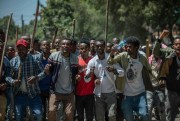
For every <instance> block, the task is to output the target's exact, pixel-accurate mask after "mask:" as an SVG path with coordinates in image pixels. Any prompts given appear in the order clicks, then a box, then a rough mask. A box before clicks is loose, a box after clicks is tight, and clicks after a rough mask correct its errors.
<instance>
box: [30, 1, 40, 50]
mask: <svg viewBox="0 0 180 121" xmlns="http://www.w3.org/2000/svg"><path fill="white" fill-rule="evenodd" d="M38 12H39V0H38V1H37V7H36V15H35V20H34V29H33V33H32V37H31V44H30V50H32V49H33V43H34V37H35V33H36V26H37V19H38Z"/></svg>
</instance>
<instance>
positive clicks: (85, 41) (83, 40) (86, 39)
mask: <svg viewBox="0 0 180 121" xmlns="http://www.w3.org/2000/svg"><path fill="white" fill-rule="evenodd" d="M81 43H85V44H87V45H88V46H90V43H89V39H88V38H81V40H80V43H79V44H81Z"/></svg>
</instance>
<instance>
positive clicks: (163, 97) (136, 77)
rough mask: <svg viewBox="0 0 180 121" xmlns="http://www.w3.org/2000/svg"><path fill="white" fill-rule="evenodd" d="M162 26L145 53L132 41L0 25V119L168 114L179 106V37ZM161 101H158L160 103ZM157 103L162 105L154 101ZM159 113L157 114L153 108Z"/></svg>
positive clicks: (103, 120)
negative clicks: (47, 34) (7, 33)
mask: <svg viewBox="0 0 180 121" xmlns="http://www.w3.org/2000/svg"><path fill="white" fill-rule="evenodd" d="M168 34H169V31H167V30H164V31H163V32H162V34H161V35H160V36H159V37H158V38H157V40H156V41H155V43H154V44H153V47H152V51H151V53H150V55H149V57H147V55H146V53H145V52H144V51H143V50H142V49H141V44H140V40H139V39H138V38H137V37H135V36H129V37H127V38H125V39H124V40H122V41H119V39H118V38H113V39H112V41H108V42H105V41H104V40H103V39H88V38H82V39H80V40H79V41H78V42H77V41H75V40H74V39H70V38H61V39H60V38H56V40H55V42H54V45H53V47H54V48H52V45H51V42H50V41H47V40H43V41H38V40H34V43H33V48H31V49H30V42H31V38H30V37H29V36H22V37H21V38H20V39H19V40H18V41H17V42H16V45H15V47H14V46H7V47H6V51H5V56H4V57H2V53H3V48H4V41H5V40H4V33H3V32H2V31H1V32H0V35H1V36H0V57H2V58H0V59H1V61H3V67H2V73H1V74H0V75H1V76H0V121H24V120H25V121H27V120H30V121H46V120H47V121H60V120H65V121H73V120H78V121H84V120H87V121H93V120H96V121H123V120H126V121H135V120H136V119H138V120H139V121H151V119H152V117H153V116H154V118H155V119H156V120H159V121H160V120H161V121H175V118H176V116H177V114H178V113H179V106H180V36H179V35H177V37H175V38H174V39H173V40H172V46H171V47H167V46H166V45H164V44H163V42H162V39H163V38H165V37H168ZM160 107H161V108H160ZM162 107H164V108H162ZM162 113H164V114H165V115H164V117H163V116H162V115H161V114H162Z"/></svg>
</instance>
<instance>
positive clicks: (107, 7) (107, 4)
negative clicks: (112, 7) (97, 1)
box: [105, 0, 109, 43]
mask: <svg viewBox="0 0 180 121" xmlns="http://www.w3.org/2000/svg"><path fill="white" fill-rule="evenodd" d="M108 14H109V0H107V3H106V26H105V42H106V43H107V36H108Z"/></svg>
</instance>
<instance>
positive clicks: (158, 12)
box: [0, 0, 180, 43]
mask: <svg viewBox="0 0 180 121" xmlns="http://www.w3.org/2000/svg"><path fill="white" fill-rule="evenodd" d="M106 2H107V0H47V5H46V6H43V7H42V6H41V11H40V13H41V14H40V19H38V26H37V32H36V36H37V37H38V38H40V39H44V38H46V39H49V40H51V38H52V36H53V35H54V31H55V29H56V28H58V36H59V37H62V36H68V37H70V36H72V33H73V32H72V31H73V28H72V22H73V19H75V20H76V28H75V36H76V37H77V38H79V39H80V38H82V37H90V38H104V37H105V20H106V16H105V15H106ZM4 20H5V18H4ZM108 21H109V23H108V28H109V29H108V40H109V41H111V39H112V38H113V37H119V38H120V39H124V38H125V37H127V36H131V35H133V36H137V37H138V38H140V40H141V41H142V43H144V42H145V39H146V38H147V36H149V35H150V34H151V33H153V32H155V31H157V28H160V29H161V30H162V29H164V28H167V29H169V30H171V29H172V26H173V24H175V23H176V24H177V25H178V26H179V25H180V2H179V0H170V1H164V0H158V1H157V0H109V17H108ZM13 24H14V23H13ZM4 25H6V24H5V23H2V21H1V20H0V26H1V27H3V26H4ZM33 25H34V20H32V21H31V22H30V24H29V25H25V26H24V28H25V31H26V33H27V34H31V33H32V31H33ZM12 31H13V32H14V33H15V29H14V28H12ZM158 31H159V30H158Z"/></svg>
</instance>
